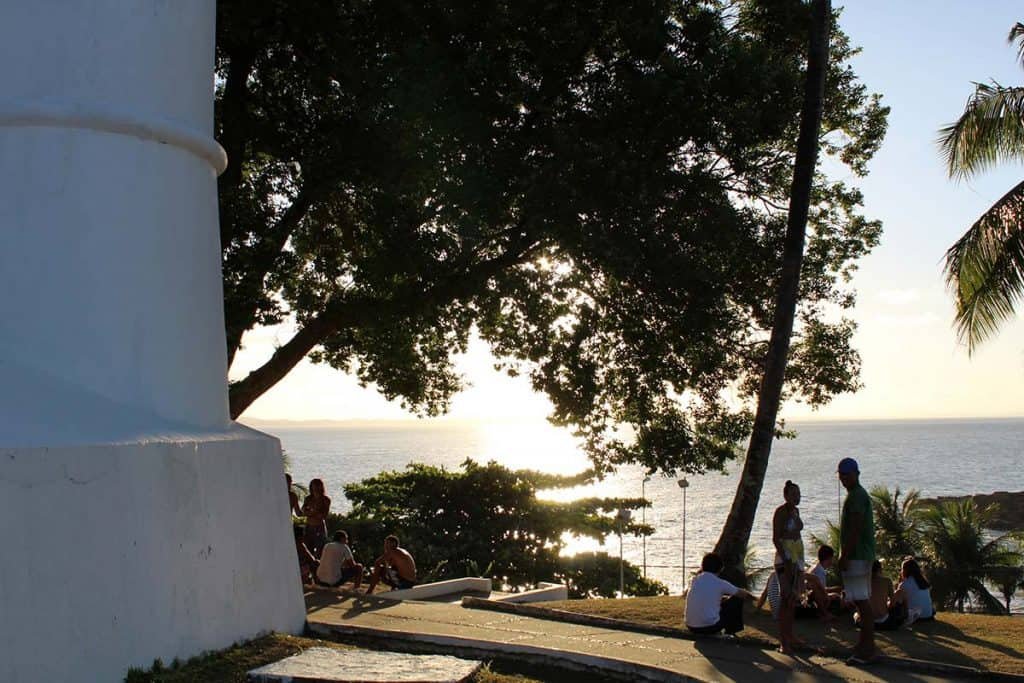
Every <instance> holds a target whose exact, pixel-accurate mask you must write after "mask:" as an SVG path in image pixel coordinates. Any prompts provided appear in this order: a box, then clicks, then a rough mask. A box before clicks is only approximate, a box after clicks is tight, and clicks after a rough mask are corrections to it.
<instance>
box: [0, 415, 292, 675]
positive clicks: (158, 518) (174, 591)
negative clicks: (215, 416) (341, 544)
mask: <svg viewBox="0 0 1024 683" xmlns="http://www.w3.org/2000/svg"><path fill="white" fill-rule="evenodd" d="M287 505H288V502H287V497H286V494H285V489H284V481H283V477H282V474H281V456H280V447H279V444H278V443H277V441H276V440H274V439H269V438H266V437H265V436H263V435H261V434H258V433H254V432H248V430H244V429H242V428H238V429H237V430H235V431H233V432H232V433H229V434H224V435H222V436H221V437H220V438H219V439H211V438H205V439H201V440H194V441H188V440H185V439H181V438H178V439H174V440H166V441H150V442H148V443H145V444H141V443H136V444H106V445H95V446H89V447H81V446H78V447H66V448H37V449H28V448H25V449H16V450H11V449H4V450H2V451H0V538H3V539H4V552H3V555H2V557H0V605H2V608H0V613H2V614H3V617H2V619H0V653H2V656H0V680H2V681H5V682H6V683H14V682H21V681H89V682H92V681H117V680H121V679H122V678H123V677H124V674H125V672H126V670H127V669H128V668H129V667H130V666H140V667H145V668H148V667H149V666H150V665H151V664H152V662H153V660H154V659H155V658H157V657H159V658H161V659H162V660H163V661H164V662H165V663H170V662H171V661H172V660H173V659H174V658H175V657H179V658H181V659H186V658H188V657H190V656H193V655H196V654H199V653H200V652H203V651H205V650H212V649H218V648H221V647H226V646H228V645H230V644H231V643H234V642H236V641H239V640H243V639H247V638H252V637H254V636H257V635H259V634H261V633H264V632H267V631H271V630H276V631H283V632H293V633H294V632H297V631H299V630H300V629H301V628H302V625H303V621H304V619H305V613H304V611H303V608H302V592H301V591H302V589H301V586H300V584H299V576H298V571H297V567H296V562H295V550H294V545H293V544H290V543H288V542H287V541H288V539H289V537H290V531H291V530H290V528H289V522H288V520H287V517H286V516H285V515H284V514H283V511H285V510H286V508H287ZM282 540H283V541H284V542H281V541H282Z"/></svg>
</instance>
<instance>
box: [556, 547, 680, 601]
mask: <svg viewBox="0 0 1024 683" xmlns="http://www.w3.org/2000/svg"><path fill="white" fill-rule="evenodd" d="M558 564H559V568H558V572H557V574H556V575H555V578H556V580H558V581H559V582H561V583H564V584H565V585H566V586H568V587H569V597H570V598H614V597H616V596H618V594H619V558H618V557H612V556H611V555H609V554H608V553H603V552H602V553H579V554H577V555H573V556H572V557H562V558H559V562H558ZM622 567H623V572H622V576H623V586H624V587H625V589H624V592H625V594H626V595H633V596H643V595H668V588H666V587H665V584H663V583H661V582H660V581H655V580H654V579H648V578H645V577H644V576H642V575H641V573H640V568H639V567H637V566H636V565H635V564H630V563H629V562H623V563H622Z"/></svg>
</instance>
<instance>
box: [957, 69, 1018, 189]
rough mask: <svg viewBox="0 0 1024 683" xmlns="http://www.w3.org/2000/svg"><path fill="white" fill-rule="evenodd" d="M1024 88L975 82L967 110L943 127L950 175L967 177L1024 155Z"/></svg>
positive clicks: (965, 108)
mask: <svg viewBox="0 0 1024 683" xmlns="http://www.w3.org/2000/svg"><path fill="white" fill-rule="evenodd" d="M1022 117H1024V88H1021V87H1004V86H1002V85H999V84H998V83H996V82H994V81H993V82H992V83H991V84H988V83H975V85H974V94H973V95H971V97H970V99H968V100H967V105H966V106H965V107H964V113H963V114H961V115H960V118H959V119H957V120H956V122H954V123H951V124H949V125H948V126H945V127H944V128H942V129H940V130H939V148H940V150H941V152H942V156H943V157H944V158H945V160H946V169H947V170H948V171H949V175H950V177H954V178H965V177H967V176H970V175H973V174H974V173H977V172H979V171H982V170H984V169H987V168H989V167H991V166H994V165H995V164H997V163H999V162H1001V161H1008V160H1014V159H1016V160H1020V159H1022V158H1024V118H1022Z"/></svg>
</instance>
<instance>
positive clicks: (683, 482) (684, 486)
mask: <svg viewBox="0 0 1024 683" xmlns="http://www.w3.org/2000/svg"><path fill="white" fill-rule="evenodd" d="M676 483H677V484H679V488H681V489H682V490H683V592H684V593H685V592H686V489H687V488H689V486H690V482H688V481H686V477H683V478H682V479H680V480H679V481H677V482H676Z"/></svg>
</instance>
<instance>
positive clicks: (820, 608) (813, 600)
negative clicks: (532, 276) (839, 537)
mask: <svg viewBox="0 0 1024 683" xmlns="http://www.w3.org/2000/svg"><path fill="white" fill-rule="evenodd" d="M835 557H836V551H835V550H834V549H833V548H832V546H830V545H823V546H821V547H820V548H818V562H817V563H816V564H815V565H814V566H813V567H811V568H810V569H808V570H807V573H806V575H805V576H804V585H805V587H806V588H807V590H806V591H805V592H804V595H803V599H802V600H801V603H800V605H798V606H797V608H796V616H797V618H798V619H801V618H808V617H813V616H817V617H819V618H820V619H821V620H822V621H832V620H833V619H834V618H835V617H833V616H832V613H831V612H830V611H829V610H831V609H832V608H833V607H834V606H835V607H838V606H839V604H840V603H841V601H842V598H841V593H842V589H841V588H839V587H838V586H836V587H833V588H829V587H828V574H827V571H828V569H829V568H830V567H831V566H832V563H833V562H834V561H835Z"/></svg>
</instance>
